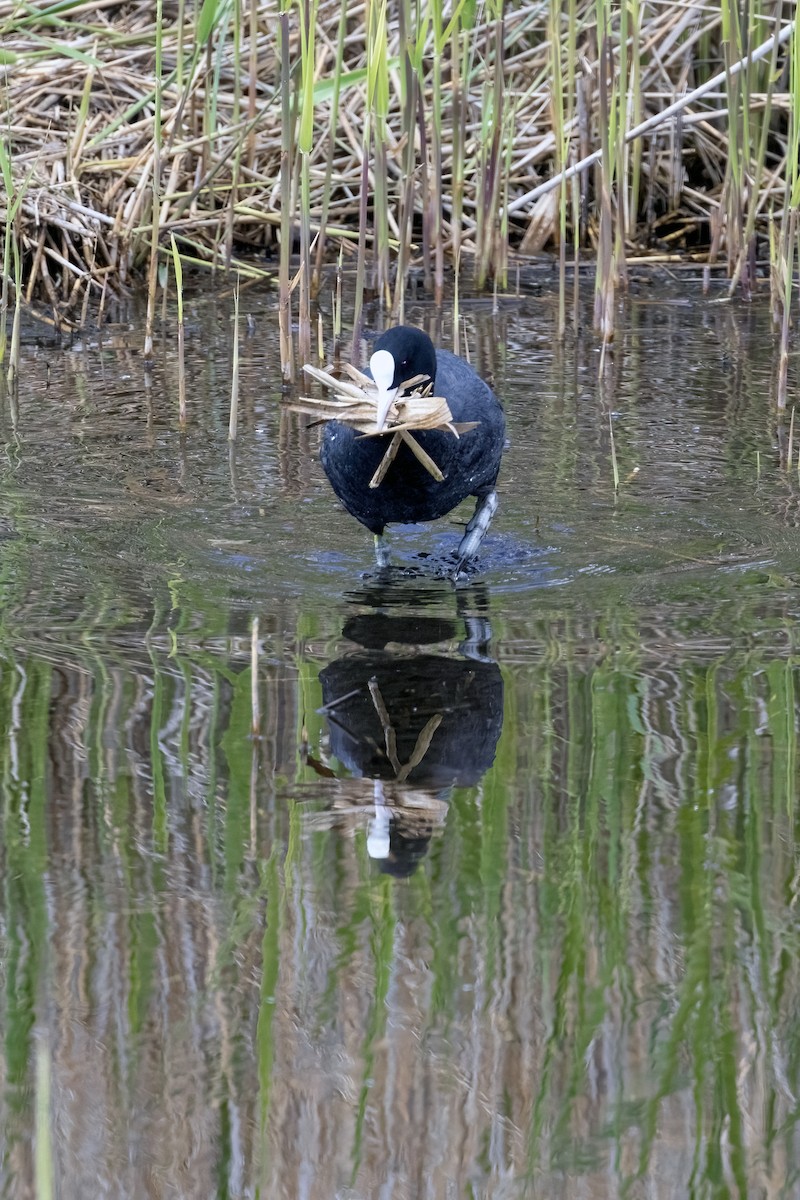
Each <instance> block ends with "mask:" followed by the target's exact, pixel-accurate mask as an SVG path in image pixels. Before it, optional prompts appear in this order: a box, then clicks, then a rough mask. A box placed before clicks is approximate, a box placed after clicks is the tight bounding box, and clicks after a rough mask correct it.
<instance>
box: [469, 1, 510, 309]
mask: <svg viewBox="0 0 800 1200" xmlns="http://www.w3.org/2000/svg"><path fill="white" fill-rule="evenodd" d="M487 17H488V18H489V20H491V21H493V23H494V24H493V36H492V45H493V48H494V58H493V64H492V65H493V70H492V75H491V78H489V79H487V80H486V82H485V83H484V95H483V120H482V122H481V155H480V171H479V183H478V222H477V229H476V233H475V243H476V244H475V256H476V270H475V277H476V283H477V285H478V287H479V288H482V287H484V286H485V284H486V280H487V279H488V277H489V272H490V270H494V267H495V255H496V249H497V225H496V221H497V212H498V205H499V197H500V162H501V156H502V135H503V123H504V121H503V105H504V99H505V87H504V76H503V61H504V34H503V30H504V23H503V17H504V0H488V3H487Z"/></svg>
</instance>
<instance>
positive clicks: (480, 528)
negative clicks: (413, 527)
mask: <svg viewBox="0 0 800 1200" xmlns="http://www.w3.org/2000/svg"><path fill="white" fill-rule="evenodd" d="M369 365H370V374H371V375H372V377H373V379H374V380H375V382H376V384H377V385H378V415H377V421H378V425H379V426H381V425H382V424H383V422H385V420H386V416H387V414H388V412H389V409H390V407H391V404H392V402H393V400H394V399H395V397H396V396H397V392H398V389H399V388H400V386H401V385H402V384H403V383H406V382H407V381H408V380H410V379H413V378H414V377H415V376H420V375H421V376H424V377H425V379H427V380H430V383H431V384H432V387H433V394H434V395H436V396H443V397H444V398H445V399H446V400H447V403H448V405H449V406H450V411H451V413H452V414H453V420H454V421H455V422H456V423H457V424H458V423H461V422H467V421H476V422H478V424H477V428H475V429H472V430H470V431H469V432H467V433H463V434H462V435H461V436H460V437H459V438H456V437H454V436H453V434H452V433H443V432H437V431H436V430H426V431H425V432H415V433H414V435H413V436H414V437H415V438H416V439H417V440H418V441H419V443H420V445H421V446H422V447H423V448H424V449H425V451H426V452H427V453H428V454H429V455H430V456H431V458H432V459H433V460H434V462H435V463H436V464H437V465H438V467H439V468H440V470H441V472H442V474H443V475H444V479H443V480H442V482H441V483H438V482H437V481H436V480H435V479H434V478H433V476H432V475H431V474H430V473H429V472H428V471H426V469H425V468H424V467H423V466H422V464H421V463H420V462H419V461H418V459H417V458H415V456H414V454H413V453H412V452H411V450H410V449H409V448H408V446H406V445H402V446H401V447H400V449H399V451H398V454H397V457H396V458H395V460H394V462H393V463H392V464H391V466H390V467H389V470H388V472H387V473H386V475H385V476H384V478H383V480H382V481H381V483H380V484H379V485H378V487H375V488H371V487H370V486H369V482H370V480H371V479H372V477H373V475H374V474H375V471H376V470H377V468H378V465H379V463H380V461H381V459H382V458H383V456H384V454H385V453H386V448H387V445H388V441H387V438H389V437H390V436H391V431H387V434H386V436H385V437H363V436H362V435H361V434H359V433H357V432H355V431H354V430H353V429H351V428H350V427H349V426H347V425H343V424H342V423H341V422H339V421H329V422H328V423H327V425H326V426H325V432H324V436H323V440H322V453H321V460H322V466H323V467H324V469H325V474H326V475H327V476H328V479H329V480H330V483H331V486H332V487H333V490H334V491H335V492H336V495H337V496H338V497H339V499H340V500H341V502H342V504H343V505H344V506H345V508H346V509H347V511H348V512H349V513H351V514H352V515H353V516H354V517H355V518H356V519H357V520H359V521H360V522H361V524H362V525H366V527H367V529H369V530H371V531H372V533H374V534H375V535H376V536H377V537H378V538H379V539H380V538H381V537H382V535H383V531H384V529H385V527H386V526H387V525H391V524H393V523H406V522H414V521H433V520H435V519H436V518H437V517H443V516H444V515H445V514H446V513H449V512H450V510H451V509H453V508H455V506H456V505H457V504H459V503H460V502H461V501H462V500H464V499H465V498H466V497H467V496H475V497H476V498H477V501H478V502H477V505H476V507H475V514H474V516H473V517H472V520H471V521H470V522H469V524H468V525H467V528H466V532H465V534H464V537H463V538H462V539H461V543H460V545H459V548H458V559H459V561H458V567H457V571H458V570H460V569H461V568H462V567H463V566H464V564H465V563H466V562H468V561H469V559H471V558H473V557H474V555H475V554H476V553H477V550H478V547H479V545H480V543H481V539H482V538H483V535H484V534H485V532H486V530H487V529H488V528H489V523H490V521H491V519H492V516H493V515H494V512H495V509H496V508H497V495H496V493H495V491H494V485H495V481H496V479H497V473H498V471H499V469H500V457H501V455H502V453H503V446H504V443H505V417H504V415H503V409H502V406H501V404H500V401H499V400H498V399H497V397H496V396H495V394H494V392H493V391H492V390H491V388H490V387H489V386H488V384H486V383H484V381H483V380H482V379H481V378H480V376H479V375H477V374H476V373H475V371H473V369H472V367H471V366H470V365H469V363H467V362H465V361H464V359H462V358H458V357H457V356H456V355H455V354H451V353H450V352H449V351H447V350H437V349H435V348H434V345H433V342H432V341H431V339H430V338H429V337H428V335H427V334H426V333H423V332H422V330H421V329H414V328H412V327H410V326H408V325H398V326H396V327H395V328H394V329H389V330H387V331H386V333H384V334H383V335H382V336H381V337H380V338H379V339H378V341H377V342H376V343H375V348H374V350H373V354H372V357H371V358H370V364H369ZM417 386H424V384H423V385H420V384H417ZM377 552H378V561H379V563H381V564H384V563H385V562H386V561H387V551H386V548H385V546H384V544H383V543H382V542H380V541H379V542H378V544H377Z"/></svg>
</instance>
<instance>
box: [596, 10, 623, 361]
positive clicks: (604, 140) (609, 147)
mask: <svg viewBox="0 0 800 1200" xmlns="http://www.w3.org/2000/svg"><path fill="white" fill-rule="evenodd" d="M595 11H596V15H597V69H598V101H599V104H598V119H599V123H600V145H601V150H602V157H601V160H600V162H599V164H598V167H597V179H598V182H597V188H598V191H599V195H600V201H599V207H600V213H599V222H600V223H599V230H598V238H597V261H596V273H595V293H594V327H595V329H596V330H597V332H598V333H599V334H600V336H601V338H602V343H603V351H604V353H603V355H602V356H601V366H602V364H603V362H604V360H605V347H606V346H607V344H608V343H609V342H611V341H612V340H613V337H614V304H615V297H616V286H617V279H616V272H615V255H614V241H615V229H614V206H613V198H612V189H613V186H614V179H615V173H616V155H617V87H616V76H615V73H614V62H613V49H612V40H611V11H610V6H609V0H597V2H596V6H595Z"/></svg>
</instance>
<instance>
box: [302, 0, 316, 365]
mask: <svg viewBox="0 0 800 1200" xmlns="http://www.w3.org/2000/svg"><path fill="white" fill-rule="evenodd" d="M299 8H300V78H301V83H300V92H301V104H300V124H299V128H298V135H297V147H298V150H299V151H300V300H299V351H300V359H301V361H302V362H308V361H309V360H310V358H311V185H310V178H309V172H310V158H311V151H312V149H313V148H314V66H315V29H316V22H317V0H299Z"/></svg>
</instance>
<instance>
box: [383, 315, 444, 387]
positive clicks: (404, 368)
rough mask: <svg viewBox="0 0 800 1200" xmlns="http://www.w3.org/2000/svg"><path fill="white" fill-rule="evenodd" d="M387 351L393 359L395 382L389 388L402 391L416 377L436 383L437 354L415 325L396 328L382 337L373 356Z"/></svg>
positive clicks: (427, 338)
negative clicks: (421, 376)
mask: <svg viewBox="0 0 800 1200" xmlns="http://www.w3.org/2000/svg"><path fill="white" fill-rule="evenodd" d="M379 350H386V351H388V353H389V354H391V356H392V358H393V359H394V378H393V379H392V382H391V383H390V384H389V385H388V386H389V387H392V388H397V387H400V385H401V384H402V383H406V382H407V380H409V379H413V378H414V376H415V375H424V376H426V377H427V378H428V379H430V381H431V383H434V382H435V381H436V351H435V349H434V346H433V342H432V341H431V339H430V338H429V337H428V335H427V333H423V331H422V330H421V329H415V328H414V327H413V326H412V325H395V327H394V328H393V329H387V330H386V333H383V334H381V336H380V337H379V338H378V340H377V342H376V343H375V345H374V346H373V347H372V353H373V355H374V354H376V353H377V352H378V351H379Z"/></svg>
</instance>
